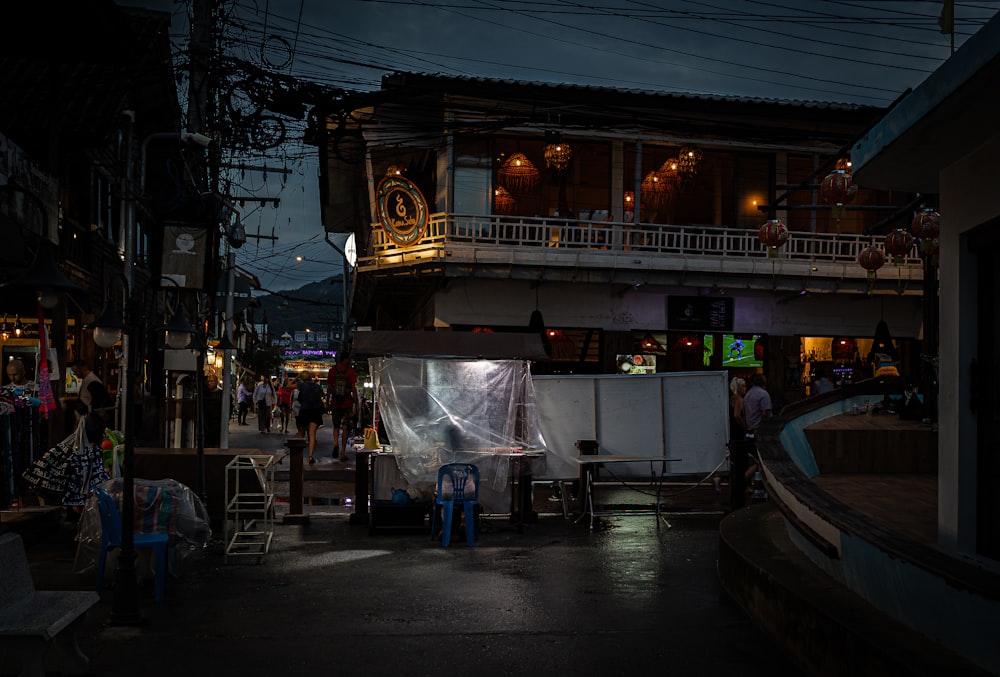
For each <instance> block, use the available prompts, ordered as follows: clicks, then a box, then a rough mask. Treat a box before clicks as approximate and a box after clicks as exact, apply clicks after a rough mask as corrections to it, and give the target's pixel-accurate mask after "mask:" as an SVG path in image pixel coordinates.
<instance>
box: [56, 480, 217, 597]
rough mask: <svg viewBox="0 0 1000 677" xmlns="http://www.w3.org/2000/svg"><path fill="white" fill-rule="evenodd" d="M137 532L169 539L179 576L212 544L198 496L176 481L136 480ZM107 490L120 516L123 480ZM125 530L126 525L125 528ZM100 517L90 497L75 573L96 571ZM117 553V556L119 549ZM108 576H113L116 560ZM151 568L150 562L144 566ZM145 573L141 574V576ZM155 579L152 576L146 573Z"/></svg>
mask: <svg viewBox="0 0 1000 677" xmlns="http://www.w3.org/2000/svg"><path fill="white" fill-rule="evenodd" d="M134 483H135V486H134V492H135V494H134V499H135V500H134V505H135V515H134V516H135V532H136V533H157V532H158V533H165V534H167V535H168V537H169V540H168V543H169V545H170V548H169V554H170V557H169V564H170V573H172V574H174V575H178V574H179V572H180V569H182V568H183V566H184V564H186V562H187V561H188V560H189V559H191V558H194V557H199V556H201V555H203V554H204V552H205V551H206V549H207V548H208V546H209V545H210V544H211V542H212V529H211V527H210V526H209V519H208V511H207V510H205V504H204V503H203V502H202V500H201V499H200V498H198V496H197V494H195V493H194V492H193V491H191V489H190V488H189V487H188V486H187V485H185V484H181V483H180V482H178V481H176V480H171V479H164V480H143V479H136V480H134ZM103 486H104V489H105V490H106V491H107V492H108V493H109V494H111V496H112V497H113V498H114V499H115V503H116V504H117V505H118V506H119V513H120V512H121V507H120V506H121V502H122V479H121V478H115V479H112V480H108V481H107V482H105V483H104V485H103ZM122 526H123V528H124V525H122ZM101 537H102V534H101V515H100V511H99V510H98V507H97V496H96V495H95V494H94V493H93V492H91V493H90V494H89V495H88V496H87V501H86V503H85V504H84V507H83V512H82V513H81V515H80V521H79V522H78V523H77V531H76V540H77V548H76V561H75V563H74V571H76V572H77V573H83V572H84V571H87V570H89V569H92V568H94V567H96V565H97V558H98V557H99V556H100V552H101ZM114 552H115V553H117V552H118V550H117V549H116V550H115V551H114ZM109 564H111V566H109V567H108V569H107V570H106V572H113V571H114V568H115V566H116V565H117V558H115V559H114V562H112V563H109ZM145 564H146V565H147V568H148V562H146V563H145ZM140 573H142V572H140ZM145 574H146V577H147V578H152V572H151V571H146V572H145Z"/></svg>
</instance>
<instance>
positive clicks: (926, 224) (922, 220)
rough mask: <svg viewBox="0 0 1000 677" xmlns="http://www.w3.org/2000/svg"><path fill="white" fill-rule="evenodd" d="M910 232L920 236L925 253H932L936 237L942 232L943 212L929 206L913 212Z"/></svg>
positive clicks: (921, 246)
mask: <svg viewBox="0 0 1000 677" xmlns="http://www.w3.org/2000/svg"><path fill="white" fill-rule="evenodd" d="M910 232H911V233H913V235H914V237H918V238H920V249H921V250H922V251H923V252H924V253H925V254H928V253H930V250H931V246H932V243H933V241H934V239H935V238H937V236H938V235H940V233H941V214H939V213H938V212H937V211H936V210H934V209H931V208H929V207H926V208H924V209H918V210H917V211H915V212H913V222H912V223H910Z"/></svg>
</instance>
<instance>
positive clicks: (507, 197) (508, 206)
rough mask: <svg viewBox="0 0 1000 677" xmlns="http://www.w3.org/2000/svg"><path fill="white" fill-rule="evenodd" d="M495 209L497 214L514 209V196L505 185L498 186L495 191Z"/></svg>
mask: <svg viewBox="0 0 1000 677" xmlns="http://www.w3.org/2000/svg"><path fill="white" fill-rule="evenodd" d="M493 211H494V212H496V213H497V214H510V213H511V212H512V211H514V196H512V195H511V194H510V193H508V192H507V189H506V188H504V187H503V186H497V188H496V190H494V191H493Z"/></svg>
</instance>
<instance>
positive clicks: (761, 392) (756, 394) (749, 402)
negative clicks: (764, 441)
mask: <svg viewBox="0 0 1000 677" xmlns="http://www.w3.org/2000/svg"><path fill="white" fill-rule="evenodd" d="M771 413H772V412H771V395H770V394H769V393H768V392H767V377H765V376H764V375H763V374H759V373H758V374H754V375H753V378H751V379H750V388H749V389H748V390H747V392H746V394H745V395H744V396H743V424H744V425H745V426H746V431H747V434H748V435H754V434H756V432H757V428H759V427H760V424H761V423H763V422H764V421H765V420H766V419H769V418H771Z"/></svg>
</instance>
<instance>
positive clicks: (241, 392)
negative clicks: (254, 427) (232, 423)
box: [236, 377, 251, 425]
mask: <svg viewBox="0 0 1000 677" xmlns="http://www.w3.org/2000/svg"><path fill="white" fill-rule="evenodd" d="M250 397H251V390H250V387H249V384H248V383H247V379H246V378H245V377H244V378H241V379H240V385H239V387H238V388H237V389H236V411H237V414H236V422H237V423H238V424H239V425H246V424H247V412H248V411H249V410H250Z"/></svg>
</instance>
